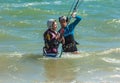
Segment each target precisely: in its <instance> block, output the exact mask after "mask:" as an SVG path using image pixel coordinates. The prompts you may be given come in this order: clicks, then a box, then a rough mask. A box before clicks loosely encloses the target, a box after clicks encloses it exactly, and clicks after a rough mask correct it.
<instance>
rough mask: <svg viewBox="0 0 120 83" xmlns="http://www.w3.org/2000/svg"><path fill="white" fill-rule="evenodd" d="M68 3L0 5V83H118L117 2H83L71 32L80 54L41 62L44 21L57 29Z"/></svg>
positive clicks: (45, 0) (4, 0)
mask: <svg viewBox="0 0 120 83" xmlns="http://www.w3.org/2000/svg"><path fill="white" fill-rule="evenodd" d="M73 2H74V0H0V83H119V82H120V5H119V3H120V0H84V1H83V2H82V4H80V6H79V8H78V10H77V15H80V16H81V17H82V20H81V22H80V23H79V24H78V25H77V26H76V28H75V32H74V33H75V40H76V41H77V42H79V45H78V50H79V51H80V54H77V55H73V54H63V55H62V58H42V47H43V46H44V42H43V33H44V31H45V30H46V29H47V25H46V22H47V20H48V19H50V18H54V19H56V20H57V23H58V29H57V30H59V29H60V24H59V21H58V18H59V16H62V15H65V16H67V15H68V12H69V11H70V8H71V5H72V4H73ZM73 20H74V19H72V20H71V21H73Z"/></svg>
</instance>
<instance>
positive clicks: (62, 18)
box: [59, 16, 67, 21]
mask: <svg viewBox="0 0 120 83" xmlns="http://www.w3.org/2000/svg"><path fill="white" fill-rule="evenodd" d="M60 20H67V17H66V16H61V17H59V21H60Z"/></svg>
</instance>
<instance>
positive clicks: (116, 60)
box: [102, 57, 120, 64]
mask: <svg viewBox="0 0 120 83" xmlns="http://www.w3.org/2000/svg"><path fill="white" fill-rule="evenodd" d="M102 60H103V61H105V62H108V63H118V64H119V63H120V60H118V59H115V58H108V57H104V58H102Z"/></svg>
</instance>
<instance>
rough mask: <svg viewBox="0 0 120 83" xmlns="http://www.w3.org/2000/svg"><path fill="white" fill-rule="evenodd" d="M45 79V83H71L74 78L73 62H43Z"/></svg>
mask: <svg viewBox="0 0 120 83" xmlns="http://www.w3.org/2000/svg"><path fill="white" fill-rule="evenodd" d="M43 66H44V68H45V77H46V82H50V81H55V82H62V81H63V82H71V81H74V79H75V77H76V72H74V71H73V70H74V69H73V68H74V66H75V65H74V62H73V61H72V60H60V59H59V60H45V61H44V65H43Z"/></svg>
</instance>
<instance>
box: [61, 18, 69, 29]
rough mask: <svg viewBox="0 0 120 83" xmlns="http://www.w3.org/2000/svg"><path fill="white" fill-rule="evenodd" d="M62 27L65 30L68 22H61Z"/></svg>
mask: <svg viewBox="0 0 120 83" xmlns="http://www.w3.org/2000/svg"><path fill="white" fill-rule="evenodd" d="M60 25H61V27H63V28H65V27H66V26H67V22H66V20H60Z"/></svg>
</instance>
